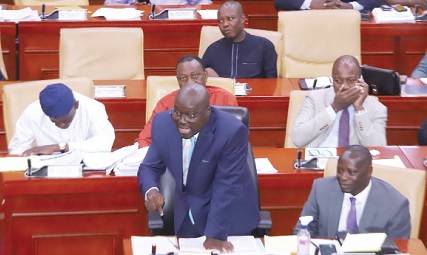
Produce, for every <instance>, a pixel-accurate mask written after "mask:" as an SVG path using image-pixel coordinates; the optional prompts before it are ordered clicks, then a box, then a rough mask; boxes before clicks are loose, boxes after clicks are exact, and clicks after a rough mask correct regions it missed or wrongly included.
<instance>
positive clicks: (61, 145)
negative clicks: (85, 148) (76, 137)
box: [58, 142, 67, 153]
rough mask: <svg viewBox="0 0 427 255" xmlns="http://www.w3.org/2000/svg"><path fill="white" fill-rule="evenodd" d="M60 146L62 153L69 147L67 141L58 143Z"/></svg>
mask: <svg viewBox="0 0 427 255" xmlns="http://www.w3.org/2000/svg"><path fill="white" fill-rule="evenodd" d="M58 146H59V150H60V151H61V153H64V152H65V148H66V147H67V143H64V142H60V143H58Z"/></svg>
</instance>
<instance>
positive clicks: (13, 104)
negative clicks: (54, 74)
mask: <svg viewBox="0 0 427 255" xmlns="http://www.w3.org/2000/svg"><path fill="white" fill-rule="evenodd" d="M53 83H64V84H65V85H67V86H68V87H69V88H71V90H73V91H76V92H78V93H80V94H83V95H85V96H88V97H91V98H93V83H92V80H91V79H89V78H86V77H78V78H70V79H55V80H40V81H28V82H20V83H14V84H9V85H4V86H3V116H4V125H5V130H6V141H7V143H9V141H10V139H11V138H12V135H13V133H14V131H15V123H16V121H17V120H18V118H19V116H21V113H22V112H23V111H24V109H25V108H26V107H27V106H28V105H29V104H31V103H32V102H34V101H36V100H38V99H39V93H40V91H42V90H43V89H44V88H45V87H46V86H47V85H49V84H53Z"/></svg>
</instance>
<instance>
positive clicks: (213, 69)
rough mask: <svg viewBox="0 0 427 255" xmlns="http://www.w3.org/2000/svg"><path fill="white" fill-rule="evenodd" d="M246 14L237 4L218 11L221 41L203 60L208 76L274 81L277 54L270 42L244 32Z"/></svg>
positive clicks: (233, 2) (210, 46)
mask: <svg viewBox="0 0 427 255" xmlns="http://www.w3.org/2000/svg"><path fill="white" fill-rule="evenodd" d="M244 25H245V15H244V14H243V10H242V6H241V5H240V3H239V2H236V1H227V2H224V3H222V4H221V6H220V7H219V9H218V26H219V29H220V30H221V33H222V34H223V35H224V38H221V39H219V40H218V41H216V42H214V43H212V44H211V45H209V47H208V48H207V49H206V51H205V53H204V54H203V57H202V60H203V63H204V64H205V66H206V70H207V71H208V75H209V76H219V77H225V78H277V53H276V50H275V48H274V45H273V43H272V42H271V41H269V40H268V39H266V38H264V37H260V36H255V35H251V34H249V33H247V32H246V31H245V28H244Z"/></svg>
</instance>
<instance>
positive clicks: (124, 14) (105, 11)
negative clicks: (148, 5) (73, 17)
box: [92, 8, 144, 20]
mask: <svg viewBox="0 0 427 255" xmlns="http://www.w3.org/2000/svg"><path fill="white" fill-rule="evenodd" d="M143 12H144V11H140V10H137V9H135V8H121V9H116V8H99V9H98V10H96V11H95V12H94V13H93V14H92V17H104V18H105V19H106V20H141V16H142V15H143Z"/></svg>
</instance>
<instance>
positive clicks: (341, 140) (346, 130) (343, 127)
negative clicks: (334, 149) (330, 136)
mask: <svg viewBox="0 0 427 255" xmlns="http://www.w3.org/2000/svg"><path fill="white" fill-rule="evenodd" d="M349 120H350V114H349V113H348V109H347V108H345V109H344V110H342V112H341V117H340V126H339V131H338V147H347V146H348V145H349V141H350V139H349V137H350V126H349Z"/></svg>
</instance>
